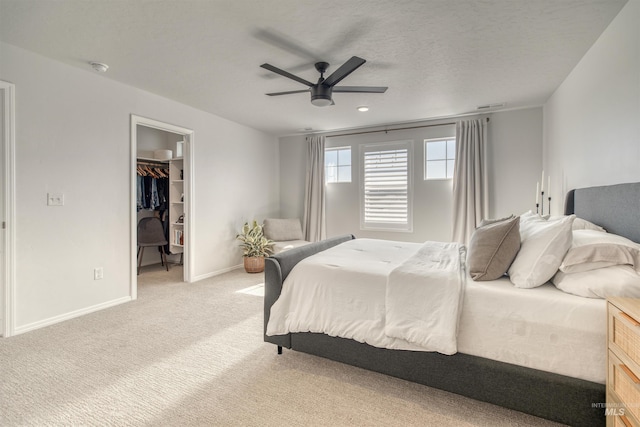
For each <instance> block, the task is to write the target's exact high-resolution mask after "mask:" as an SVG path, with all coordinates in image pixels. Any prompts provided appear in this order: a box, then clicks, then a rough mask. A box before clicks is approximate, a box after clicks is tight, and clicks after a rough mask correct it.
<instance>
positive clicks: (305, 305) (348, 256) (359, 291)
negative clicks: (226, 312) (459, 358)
mask: <svg viewBox="0 0 640 427" xmlns="http://www.w3.org/2000/svg"><path fill="white" fill-rule="evenodd" d="M465 278H466V274H465V273H464V250H463V247H462V246H461V245H459V244H457V243H438V242H427V243H424V244H417V243H403V242H387V241H379V240H371V239H355V240H351V241H348V242H345V243H343V244H341V245H338V246H336V247H333V248H331V249H328V250H326V251H323V252H320V253H318V254H316V255H313V256H311V257H309V258H306V259H304V260H303V261H301V262H300V263H299V264H298V265H297V266H296V267H295V268H294V269H293V270H292V271H291V273H290V274H289V276H288V277H287V279H286V280H285V282H284V284H283V288H282V293H281V295H280V298H279V299H278V300H277V301H276V302H275V304H274V305H273V306H272V307H271V313H270V318H269V323H268V325H267V335H282V334H287V333H289V332H318V333H325V334H327V335H331V336H339V337H342V338H349V339H354V340H356V341H359V342H364V343H367V344H370V345H373V346H376V347H383V348H391V349H405V350H422V351H438V352H440V353H444V354H453V353H455V352H456V350H457V348H456V334H457V323H458V318H459V316H460V308H461V300H462V295H463V286H464V280H465ZM319 301H320V302H321V303H318V302H319Z"/></svg>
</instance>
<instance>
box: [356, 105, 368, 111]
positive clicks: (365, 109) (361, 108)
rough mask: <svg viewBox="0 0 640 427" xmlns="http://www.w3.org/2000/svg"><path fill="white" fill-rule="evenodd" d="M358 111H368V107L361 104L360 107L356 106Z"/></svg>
mask: <svg viewBox="0 0 640 427" xmlns="http://www.w3.org/2000/svg"><path fill="white" fill-rule="evenodd" d="M358 111H360V112H363V113H364V112H365V111H369V107H367V106H366V105H361V106H360V107H358Z"/></svg>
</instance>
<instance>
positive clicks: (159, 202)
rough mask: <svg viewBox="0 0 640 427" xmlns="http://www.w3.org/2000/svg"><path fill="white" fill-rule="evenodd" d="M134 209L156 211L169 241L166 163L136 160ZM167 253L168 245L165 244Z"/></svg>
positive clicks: (167, 169)
mask: <svg viewBox="0 0 640 427" xmlns="http://www.w3.org/2000/svg"><path fill="white" fill-rule="evenodd" d="M136 187H137V197H136V200H137V202H136V209H137V210H138V211H141V210H150V211H156V212H157V213H158V217H159V218H160V221H162V226H163V228H164V234H165V237H166V238H167V241H169V210H168V209H169V168H168V165H167V164H166V163H161V162H152V161H142V160H138V162H137V166H136ZM165 250H166V251H167V253H169V245H166V246H165Z"/></svg>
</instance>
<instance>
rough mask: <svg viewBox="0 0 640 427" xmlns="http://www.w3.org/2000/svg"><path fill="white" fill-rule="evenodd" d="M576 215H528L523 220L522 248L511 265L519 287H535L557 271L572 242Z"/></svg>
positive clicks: (511, 272)
mask: <svg viewBox="0 0 640 427" xmlns="http://www.w3.org/2000/svg"><path fill="white" fill-rule="evenodd" d="M574 219H575V215H570V216H566V217H563V218H562V219H559V220H550V221H547V220H545V219H542V218H532V217H528V218H525V221H524V223H521V224H520V240H521V246H520V252H518V255H517V256H516V259H515V260H514V261H513V263H512V264H511V267H509V278H510V279H511V282H512V283H513V284H514V285H516V287H518V288H535V287H537V286H541V285H543V284H545V283H546V282H547V281H549V279H551V278H552V277H553V275H554V274H556V271H558V267H560V264H562V259H563V258H564V256H565V254H566V253H567V251H568V250H569V247H570V246H571V240H572V235H571V225H572V224H573V220H574Z"/></svg>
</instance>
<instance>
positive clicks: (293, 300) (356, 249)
mask: <svg viewBox="0 0 640 427" xmlns="http://www.w3.org/2000/svg"><path fill="white" fill-rule="evenodd" d="M420 247H421V244H419V243H405V242H390V241H383V240H372V239H355V240H352V241H349V242H346V243H343V244H341V245H338V246H336V247H334V248H331V249H328V250H326V251H323V252H320V253H318V254H316V255H313V256H312V257H309V258H306V259H305V260H303V261H301V262H300V263H299V265H297V266H296V267H295V268H294V269H293V270H292V271H291V273H290V274H289V276H288V277H287V279H286V280H285V283H284V285H283V290H282V294H281V296H280V298H279V299H278V301H276V303H275V304H274V305H273V307H272V308H271V316H270V321H269V324H268V328H267V334H268V335H278V334H284V333H288V332H321V333H325V334H328V335H331V336H340V337H343V338H350V339H354V340H356V341H359V342H365V343H368V344H370V345H374V346H377V347H384V348H390V349H404V350H421V348H420V347H418V346H416V345H413V344H411V343H408V342H406V341H404V340H401V339H397V338H389V337H387V336H386V335H385V334H384V312H385V289H386V281H387V276H388V274H389V272H390V271H391V270H392V269H393V268H395V267H396V266H398V265H399V264H400V263H402V262H403V261H404V260H405V259H407V258H408V257H410V256H411V255H412V254H413V253H415V252H416V251H417V250H418V249H419V248H420ZM345 325H349V326H348V327H347V328H346V329H345V327H344V326H345ZM458 352H461V353H466V354H470V355H474V356H479V357H484V358H488V359H493V360H497V361H501V362H506V363H512V364H515V365H519V366H524V367H529V368H534V369H539V370H543V371H548V372H553V373H556V374H561V375H567V376H571V377H575V378H581V379H585V380H588V381H594V382H598V383H604V382H605V377H606V354H607V352H606V302H605V301H604V300H597V299H590V298H582V297H578V296H575V295H570V294H566V293H564V292H562V291H560V290H558V289H556V288H555V287H554V286H553V285H551V284H549V283H547V284H545V285H543V286H541V287H539V288H534V289H520V288H516V287H514V286H513V285H512V284H511V282H510V281H509V279H508V278H501V279H498V280H495V281H490V282H474V281H472V280H471V279H470V278H469V280H467V283H466V286H465V291H464V298H463V307H462V314H461V318H460V323H459V327H458Z"/></svg>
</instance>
